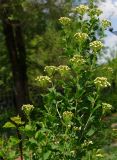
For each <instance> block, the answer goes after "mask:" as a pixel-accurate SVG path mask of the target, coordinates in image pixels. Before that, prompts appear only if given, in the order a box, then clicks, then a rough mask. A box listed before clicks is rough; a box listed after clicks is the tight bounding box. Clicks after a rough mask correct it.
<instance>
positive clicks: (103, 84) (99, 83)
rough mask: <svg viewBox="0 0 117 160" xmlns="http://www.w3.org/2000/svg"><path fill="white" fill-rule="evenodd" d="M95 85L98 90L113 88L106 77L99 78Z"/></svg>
mask: <svg viewBox="0 0 117 160" xmlns="http://www.w3.org/2000/svg"><path fill="white" fill-rule="evenodd" d="M94 83H95V85H96V86H97V87H98V88H105V87H108V86H111V84H110V83H109V82H108V81H107V78H106V77H97V78H96V79H95V80H94Z"/></svg>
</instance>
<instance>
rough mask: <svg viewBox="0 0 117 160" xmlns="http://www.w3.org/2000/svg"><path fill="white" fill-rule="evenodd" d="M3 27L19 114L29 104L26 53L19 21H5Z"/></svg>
mask: <svg viewBox="0 0 117 160" xmlns="http://www.w3.org/2000/svg"><path fill="white" fill-rule="evenodd" d="M3 27H4V34H5V38H6V46H7V49H8V53H9V58H10V62H11V67H12V73H13V80H14V96H15V104H16V109H17V111H18V113H20V109H21V106H22V105H23V104H27V103H28V102H29V96H28V86H27V75H26V69H27V68H26V51H25V46H24V41H23V37H22V31H21V25H20V22H19V21H13V20H12V21H11V20H8V19H5V20H3Z"/></svg>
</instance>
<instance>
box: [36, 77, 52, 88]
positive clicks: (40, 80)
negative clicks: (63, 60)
mask: <svg viewBox="0 0 117 160" xmlns="http://www.w3.org/2000/svg"><path fill="white" fill-rule="evenodd" d="M35 80H36V81H37V82H38V83H39V85H40V86H42V87H43V86H46V85H47V84H48V83H51V82H52V81H51V79H50V77H48V76H38V77H37V78H36V79H35Z"/></svg>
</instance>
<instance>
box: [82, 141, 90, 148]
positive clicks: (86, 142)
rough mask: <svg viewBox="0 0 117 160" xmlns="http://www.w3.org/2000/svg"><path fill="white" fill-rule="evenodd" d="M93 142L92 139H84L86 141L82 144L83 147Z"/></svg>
mask: <svg viewBox="0 0 117 160" xmlns="http://www.w3.org/2000/svg"><path fill="white" fill-rule="evenodd" d="M91 144H93V142H92V141H87V140H84V143H83V144H82V147H87V146H89V145H91Z"/></svg>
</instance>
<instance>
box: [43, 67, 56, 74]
mask: <svg viewBox="0 0 117 160" xmlns="http://www.w3.org/2000/svg"><path fill="white" fill-rule="evenodd" d="M56 70H57V67H56V66H46V67H45V69H44V71H45V72H47V73H48V75H49V76H52V75H53V74H54V73H55V72H56Z"/></svg>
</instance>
